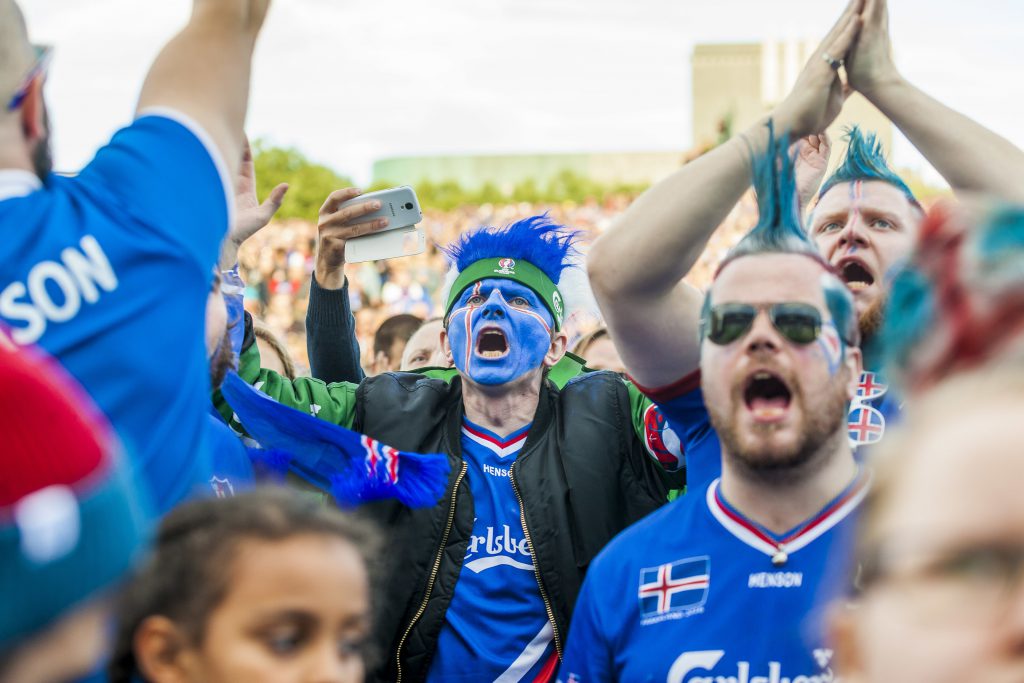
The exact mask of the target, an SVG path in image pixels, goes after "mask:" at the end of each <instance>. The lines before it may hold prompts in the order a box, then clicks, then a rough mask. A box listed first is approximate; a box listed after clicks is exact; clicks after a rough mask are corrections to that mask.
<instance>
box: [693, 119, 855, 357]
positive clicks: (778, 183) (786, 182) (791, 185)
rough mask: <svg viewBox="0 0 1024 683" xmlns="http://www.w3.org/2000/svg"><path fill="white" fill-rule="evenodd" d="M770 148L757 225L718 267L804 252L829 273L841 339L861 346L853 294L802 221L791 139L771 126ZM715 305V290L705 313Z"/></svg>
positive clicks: (757, 164) (762, 164)
mask: <svg viewBox="0 0 1024 683" xmlns="http://www.w3.org/2000/svg"><path fill="white" fill-rule="evenodd" d="M768 137H769V142H768V148H767V149H766V150H765V152H764V154H761V155H760V156H757V157H755V158H754V159H753V184H754V192H755V194H756V195H757V210H758V220H757V225H755V226H754V228H753V229H752V230H751V231H750V232H749V233H747V234H746V236H744V237H743V239H741V240H740V241H739V243H738V244H737V245H736V246H735V247H733V248H732V249H731V250H729V253H728V254H726V256H725V258H724V259H723V260H722V262H721V263H720V264H719V266H718V271H717V273H716V274H715V277H717V276H718V273H720V272H721V271H722V269H723V268H725V266H726V265H728V264H729V263H731V262H732V261H735V260H736V259H738V258H740V257H743V256H756V255H759V254H801V255H803V256H807V257H809V258H812V259H814V260H815V261H816V262H818V263H819V264H820V265H821V267H822V269H823V270H824V271H825V273H823V276H822V280H821V283H822V289H823V290H824V294H825V303H826V305H827V306H828V309H829V313H830V314H831V315H832V319H833V321H834V322H835V325H836V328H837V329H838V331H839V336H840V339H841V340H842V341H843V342H844V343H845V344H849V345H856V344H858V343H859V337H860V335H859V332H858V329H857V316H856V311H855V308H854V303H853V295H852V294H851V293H850V291H849V289H847V287H846V285H844V284H843V283H842V281H841V280H840V279H839V278H838V277H836V276H835V274H834V273H833V270H832V267H831V266H830V265H829V263H828V261H826V260H825V259H824V258H823V257H822V255H821V252H819V251H818V248H817V247H816V246H815V245H814V243H813V242H811V240H810V238H809V237H808V236H807V233H806V232H805V231H804V229H803V227H802V225H801V221H800V202H799V198H798V196H797V191H796V174H795V170H794V160H793V157H792V156H790V154H789V136H788V135H783V136H782V137H779V138H776V137H775V128H774V125H773V124H772V122H771V121H770V120H769V122H768ZM710 305H711V297H710V290H708V296H707V297H706V298H705V300H704V307H705V313H706V312H707V310H708V309H709V307H710Z"/></svg>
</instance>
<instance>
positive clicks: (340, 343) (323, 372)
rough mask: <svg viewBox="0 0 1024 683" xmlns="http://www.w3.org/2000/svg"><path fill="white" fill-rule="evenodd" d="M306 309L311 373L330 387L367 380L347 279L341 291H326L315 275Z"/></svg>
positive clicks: (307, 348) (307, 345) (307, 350)
mask: <svg viewBox="0 0 1024 683" xmlns="http://www.w3.org/2000/svg"><path fill="white" fill-rule="evenodd" d="M311 277H312V282H311V283H310V286H309V306H308V307H307V308H306V353H307V354H308V355H309V371H310V374H312V375H313V377H315V378H316V379H319V380H323V381H324V382H327V383H328V384H330V383H333V382H351V383H353V384H358V383H359V382H361V381H363V379H364V378H365V377H366V375H365V373H363V368H362V366H361V365H360V364H359V342H358V340H357V339H356V320H355V317H354V316H353V315H352V309H351V308H350V306H349V303H348V279H347V278H346V279H345V286H344V287H342V288H341V289H324V288H322V287H321V286H320V285H319V284H317V281H316V276H315V275H313V276H311Z"/></svg>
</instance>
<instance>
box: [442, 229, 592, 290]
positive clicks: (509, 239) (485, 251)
mask: <svg viewBox="0 0 1024 683" xmlns="http://www.w3.org/2000/svg"><path fill="white" fill-rule="evenodd" d="M579 237H580V233H579V232H578V231H575V230H569V229H568V228H566V227H565V226H562V225H559V224H557V223H555V222H554V221H552V220H551V219H550V218H548V215H547V214H546V213H544V214H541V215H539V216H531V217H529V218H524V219H523V220H521V221H516V222H515V223H512V224H511V225H507V226H505V227H503V228H480V229H478V230H473V231H470V232H465V233H463V234H461V235H460V236H459V237H458V238H457V239H456V240H455V241H454V242H452V243H451V244H449V245H448V246H447V247H442V249H441V250H442V251H443V252H444V253H445V254H447V256H448V260H449V261H451V263H452V265H453V266H454V267H455V269H456V270H459V271H462V270H465V268H466V267H467V266H468V265H470V264H471V263H474V262H476V261H479V260H481V259H487V258H511V259H515V260H517V261H527V262H529V263H532V264H533V265H534V266H536V267H537V268H539V269H540V270H541V271H543V273H544V274H545V275H547V276H548V277H549V278H551V281H552V282H554V283H555V284H556V285H557V284H558V283H559V280H561V277H562V271H563V270H565V269H566V268H567V267H569V266H570V265H572V264H571V260H572V257H573V256H574V254H575V251H576V249H575V245H576V243H577V242H578V241H579Z"/></svg>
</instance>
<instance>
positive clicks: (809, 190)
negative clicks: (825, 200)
mask: <svg viewBox="0 0 1024 683" xmlns="http://www.w3.org/2000/svg"><path fill="white" fill-rule="evenodd" d="M789 153H790V154H792V155H793V156H794V158H795V159H796V163H795V164H794V171H795V173H796V191H797V194H798V195H799V197H800V210H801V211H803V210H805V209H806V208H807V207H808V206H810V203H811V201H813V200H814V193H815V192H817V190H818V188H819V187H821V181H822V180H823V179H824V178H825V171H827V170H828V158H829V155H830V154H831V153H832V141H831V140H829V137H828V133H820V134H818V135H808V136H807V137H805V138H800V139H799V140H797V141H796V142H794V143H793V144H792V145H791V146H790V148H789Z"/></svg>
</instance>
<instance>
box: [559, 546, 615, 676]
mask: <svg viewBox="0 0 1024 683" xmlns="http://www.w3.org/2000/svg"><path fill="white" fill-rule="evenodd" d="M600 572H601V563H600V557H598V559H597V560H595V561H594V563H593V564H592V565H591V567H590V571H589V572H588V573H587V578H586V579H584V581H583V588H582V589H580V595H579V598H578V599H577V600H576V608H575V609H574V610H573V613H572V625H571V626H570V627H569V641H568V642H567V643H566V646H565V654H564V655H563V657H562V666H561V667H560V668H559V669H558V683H601V682H602V681H608V682H609V683H611V682H612V681H615V680H616V676H615V659H614V652H612V648H611V646H610V645H609V640H610V639H609V637H608V636H609V634H608V633H607V632H606V631H605V629H604V626H603V622H602V619H601V615H600V614H599V612H598V610H599V609H600V607H601V605H602V604H605V603H607V602H608V601H607V597H608V593H607V591H605V594H604V596H603V598H604V600H603V601H602V595H601V591H600V590H599V588H598V586H600V585H601V584H602V582H601V581H600V579H599V577H598V574H600ZM603 585H605V586H609V585H613V584H612V583H607V582H605V583H603Z"/></svg>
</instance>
